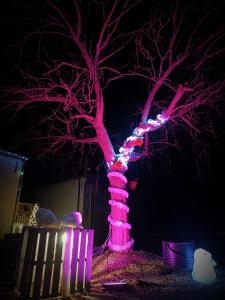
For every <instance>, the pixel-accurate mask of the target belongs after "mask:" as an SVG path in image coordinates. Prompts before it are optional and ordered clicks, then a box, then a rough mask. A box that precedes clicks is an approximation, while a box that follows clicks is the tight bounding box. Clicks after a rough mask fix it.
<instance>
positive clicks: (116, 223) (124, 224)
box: [108, 215, 131, 230]
mask: <svg viewBox="0 0 225 300" xmlns="http://www.w3.org/2000/svg"><path fill="white" fill-rule="evenodd" d="M108 221H109V222H110V224H111V225H113V226H118V227H122V228H126V229H129V230H130V229H131V225H130V224H129V223H124V222H122V221H118V220H114V219H113V218H112V217H111V215H109V216H108Z"/></svg>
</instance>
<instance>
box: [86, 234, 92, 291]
mask: <svg viewBox="0 0 225 300" xmlns="http://www.w3.org/2000/svg"><path fill="white" fill-rule="evenodd" d="M93 240H94V230H88V245H87V254H86V270H85V290H89V289H90V283H91V269H92V253H93Z"/></svg>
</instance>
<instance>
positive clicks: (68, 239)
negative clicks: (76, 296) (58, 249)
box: [61, 227, 73, 297]
mask: <svg viewBox="0 0 225 300" xmlns="http://www.w3.org/2000/svg"><path fill="white" fill-rule="evenodd" d="M63 239H64V240H63V251H64V255H63V272H62V286H61V287H62V289H61V292H62V297H68V296H69V295H70V277H71V259H72V246H73V228H72V227H69V228H67V230H65V232H64V234H63Z"/></svg>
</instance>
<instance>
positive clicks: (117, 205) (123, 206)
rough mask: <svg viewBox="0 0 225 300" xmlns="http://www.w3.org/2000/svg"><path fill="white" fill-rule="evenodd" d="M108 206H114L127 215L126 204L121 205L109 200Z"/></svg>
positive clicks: (127, 208)
mask: <svg viewBox="0 0 225 300" xmlns="http://www.w3.org/2000/svg"><path fill="white" fill-rule="evenodd" d="M109 204H110V205H112V206H116V207H118V208H120V209H122V210H125V211H126V212H127V213H129V210H130V209H129V207H128V206H127V205H126V204H123V203H121V202H119V201H115V200H109Z"/></svg>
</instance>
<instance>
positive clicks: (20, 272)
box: [16, 229, 29, 291]
mask: <svg viewBox="0 0 225 300" xmlns="http://www.w3.org/2000/svg"><path fill="white" fill-rule="evenodd" d="M28 234H29V231H28V230H27V229H25V230H24V232H23V243H22V247H21V253H20V261H19V266H18V270H17V279H16V289H17V290H18V291H19V290H20V286H21V282H22V275H23V268H24V263H25V257H26V249H27V244H28Z"/></svg>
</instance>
